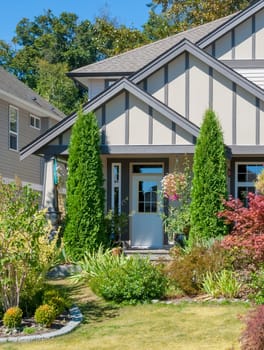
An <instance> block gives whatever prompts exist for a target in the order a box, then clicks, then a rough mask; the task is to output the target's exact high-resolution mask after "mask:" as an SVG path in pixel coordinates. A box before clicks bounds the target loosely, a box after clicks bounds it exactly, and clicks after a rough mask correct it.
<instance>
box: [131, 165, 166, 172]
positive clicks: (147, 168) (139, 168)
mask: <svg viewBox="0 0 264 350" xmlns="http://www.w3.org/2000/svg"><path fill="white" fill-rule="evenodd" d="M133 173H134V174H163V166H162V164H160V165H159V164H135V165H133Z"/></svg>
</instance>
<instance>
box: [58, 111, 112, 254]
mask: <svg viewBox="0 0 264 350" xmlns="http://www.w3.org/2000/svg"><path fill="white" fill-rule="evenodd" d="M99 141H100V135H99V129H98V125H97V121H96V118H95V115H94V114H93V113H88V114H83V113H81V112H80V113H79V115H78V119H77V121H76V123H75V125H74V127H73V131H72V135H71V140H70V146H69V161H68V169H69V176H68V179H67V196H66V226H65V231H64V243H65V249H66V252H67V254H68V255H69V256H71V257H72V258H74V259H75V260H78V259H80V258H81V257H82V256H83V254H84V252H85V251H91V250H94V249H97V248H98V247H99V245H100V243H103V244H107V237H106V233H105V218H104V216H105V215H104V204H105V192H104V179H103V171H102V161H101V158H100V148H99Z"/></svg>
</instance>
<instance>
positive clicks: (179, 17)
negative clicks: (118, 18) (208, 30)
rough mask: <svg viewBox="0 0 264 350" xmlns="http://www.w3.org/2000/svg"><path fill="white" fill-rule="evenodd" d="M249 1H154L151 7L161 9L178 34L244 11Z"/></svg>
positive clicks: (162, 14)
mask: <svg viewBox="0 0 264 350" xmlns="http://www.w3.org/2000/svg"><path fill="white" fill-rule="evenodd" d="M249 2H250V1H249V0H221V1H211V0H207V1H200V0H195V1H186V0H152V2H151V4H150V6H151V8H152V9H153V10H154V11H155V9H156V8H157V6H160V7H161V14H160V15H161V16H163V18H166V19H167V22H168V23H169V24H170V26H174V27H175V31H176V32H180V31H182V30H186V29H188V28H191V27H195V26H197V25H201V24H204V23H207V22H210V21H214V20H216V19H218V18H221V17H225V16H228V15H230V14H232V13H234V12H236V11H239V10H242V9H244V8H245V7H246V6H247V5H248V4H249Z"/></svg>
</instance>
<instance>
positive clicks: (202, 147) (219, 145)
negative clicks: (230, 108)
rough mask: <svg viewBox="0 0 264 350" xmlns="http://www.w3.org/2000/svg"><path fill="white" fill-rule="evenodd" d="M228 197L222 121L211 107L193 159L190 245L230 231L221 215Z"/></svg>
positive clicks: (207, 112) (205, 117) (206, 114)
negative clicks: (223, 200)
mask: <svg viewBox="0 0 264 350" xmlns="http://www.w3.org/2000/svg"><path fill="white" fill-rule="evenodd" d="M226 196H227V178H226V157H225V146H224V139H223V133H222V130H221V126H220V123H219V121H218V119H217V117H216V115H215V113H214V112H213V111H211V110H207V111H206V113H205V116H204V119H203V123H202V126H201V130H200V134H199V136H198V138H197V143H196V146H195V153H194V160H193V182H192V190H191V206H190V217H191V230H190V235H189V242H190V244H192V245H193V244H196V243H201V242H203V241H204V240H207V239H210V238H211V237H218V236H221V235H223V234H225V233H226V227H225V225H224V223H223V220H221V219H220V218H218V217H217V214H218V212H219V211H220V210H221V209H222V208H223V203H222V199H223V198H226Z"/></svg>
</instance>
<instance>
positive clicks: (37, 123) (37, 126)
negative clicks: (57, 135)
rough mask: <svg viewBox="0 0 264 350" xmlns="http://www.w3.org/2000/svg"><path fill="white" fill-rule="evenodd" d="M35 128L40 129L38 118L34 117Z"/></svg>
mask: <svg viewBox="0 0 264 350" xmlns="http://www.w3.org/2000/svg"><path fill="white" fill-rule="evenodd" d="M36 128H38V129H40V120H39V119H38V118H36Z"/></svg>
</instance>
